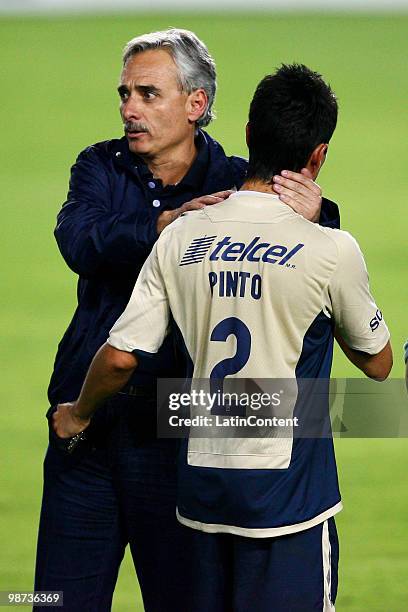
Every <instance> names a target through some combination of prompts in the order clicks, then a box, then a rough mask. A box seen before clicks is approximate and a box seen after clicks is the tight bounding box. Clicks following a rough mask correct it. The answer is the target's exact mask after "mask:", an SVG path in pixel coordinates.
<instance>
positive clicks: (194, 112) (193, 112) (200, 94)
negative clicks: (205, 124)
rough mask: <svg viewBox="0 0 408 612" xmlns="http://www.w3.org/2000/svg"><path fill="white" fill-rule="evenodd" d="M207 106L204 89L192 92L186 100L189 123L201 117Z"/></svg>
mask: <svg viewBox="0 0 408 612" xmlns="http://www.w3.org/2000/svg"><path fill="white" fill-rule="evenodd" d="M207 106H208V96H207V94H206V92H205V91H204V89H196V90H195V91H192V92H191V94H190V95H189V96H188V98H187V102H186V110H187V116H188V119H189V121H190V122H191V123H195V122H196V121H198V120H199V119H200V117H202V116H203V115H204V113H205V111H206V108H207Z"/></svg>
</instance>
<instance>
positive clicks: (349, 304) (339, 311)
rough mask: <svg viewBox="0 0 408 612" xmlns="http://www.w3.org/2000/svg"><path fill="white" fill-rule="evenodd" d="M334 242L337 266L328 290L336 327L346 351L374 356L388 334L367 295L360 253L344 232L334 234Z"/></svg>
mask: <svg viewBox="0 0 408 612" xmlns="http://www.w3.org/2000/svg"><path fill="white" fill-rule="evenodd" d="M336 243H337V248H338V254H339V258H338V264H337V267H336V269H335V271H334V273H333V275H332V278H331V280H330V283H329V287H328V290H329V297H330V301H331V308H332V313H333V317H334V320H335V323H336V327H337V328H338V330H339V332H340V334H341V336H342V337H343V339H344V340H345V342H346V343H347V344H348V346H349V347H350V348H352V349H354V350H356V351H362V352H364V353H368V354H369V355H376V354H377V353H379V352H380V351H381V350H382V349H383V348H384V346H385V345H386V344H387V341H388V340H389V338H390V334H389V331H388V328H387V325H386V324H385V321H384V318H383V315H382V313H381V310H380V309H379V308H378V306H377V304H376V303H375V301H374V298H373V296H372V295H371V293H370V287H369V279H368V272H367V268H366V264H365V261H364V257H363V254H362V252H361V250H360V247H359V246H358V244H357V242H356V240H355V239H354V238H353V237H352V236H351V235H350V234H349V233H347V232H340V231H339V232H336Z"/></svg>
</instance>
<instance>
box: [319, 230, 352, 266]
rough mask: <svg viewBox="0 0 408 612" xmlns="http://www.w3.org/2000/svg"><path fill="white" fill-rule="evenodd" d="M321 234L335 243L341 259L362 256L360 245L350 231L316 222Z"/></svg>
mask: <svg viewBox="0 0 408 612" xmlns="http://www.w3.org/2000/svg"><path fill="white" fill-rule="evenodd" d="M314 225H315V227H316V228H317V230H318V231H319V233H320V234H321V235H324V236H325V237H326V238H327V240H330V241H331V243H332V244H334V245H335V247H336V249H337V253H338V257H339V259H340V260H342V259H343V260H344V259H347V258H349V257H356V256H361V254H362V253H361V249H360V245H359V244H358V242H357V240H356V239H355V238H354V236H353V235H352V234H350V232H347V231H346V230H341V229H335V228H332V227H323V226H321V225H318V224H314Z"/></svg>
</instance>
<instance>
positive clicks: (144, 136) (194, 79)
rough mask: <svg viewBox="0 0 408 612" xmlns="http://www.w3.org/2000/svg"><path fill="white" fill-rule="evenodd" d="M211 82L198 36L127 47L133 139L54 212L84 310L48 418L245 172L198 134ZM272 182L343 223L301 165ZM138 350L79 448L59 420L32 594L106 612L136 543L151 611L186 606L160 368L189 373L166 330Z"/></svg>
mask: <svg viewBox="0 0 408 612" xmlns="http://www.w3.org/2000/svg"><path fill="white" fill-rule="evenodd" d="M215 78H216V75H215V65H214V62H213V60H212V58H211V57H210V55H209V54H208V51H207V49H206V47H205V46H204V44H203V43H202V42H201V41H199V40H198V39H197V37H196V36H195V35H194V34H192V33H191V32H187V31H183V30H169V31H166V32H158V33H154V34H148V35H145V36H141V37H138V38H136V39H133V40H132V41H130V42H129V44H128V45H127V46H126V48H125V52H124V57H123V70H122V74H121V79H120V85H119V88H118V92H119V96H120V100H121V103H120V112H121V117H122V120H123V124H124V128H125V137H124V138H122V139H119V140H110V141H107V142H103V143H98V144H96V145H94V146H91V147H89V148H88V149H86V150H85V151H83V152H82V153H81V154H80V155H79V157H78V159H77V161H76V164H75V165H74V166H73V168H72V174H71V181H70V188H69V193H68V198H67V201H66V203H65V204H64V206H63V208H62V210H61V212H60V214H59V216H58V225H57V228H56V231H55V235H56V239H57V242H58V245H59V248H60V250H61V253H62V255H63V257H64V259H65V260H66V262H67V264H68V265H69V266H70V268H71V269H72V270H73V271H74V272H76V273H77V274H78V275H79V282H78V307H77V309H76V311H75V314H74V317H73V320H72V322H71V324H70V325H69V327H68V329H67V331H66V333H65V335H64V337H63V339H62V341H61V343H60V345H59V350H58V353H57V357H56V361H55V368H54V373H53V375H52V378H51V383H50V388H49V401H50V405H51V408H50V410H49V412H48V417H50V416H51V415H52V414H53V412H54V411H55V407H56V405H57V404H58V403H63V402H68V401H71V400H73V399H75V398H76V397H77V396H78V394H79V391H80V389H81V386H82V383H83V380H84V377H85V374H86V371H87V369H88V366H89V364H90V362H91V360H92V357H93V355H94V354H95V352H96V351H97V349H98V348H99V347H100V346H101V345H102V344H103V343H104V341H105V340H106V337H107V335H108V331H109V329H110V328H111V327H112V325H113V323H114V322H115V320H116V319H117V318H118V316H119V315H120V314H121V313H122V311H123V310H124V308H125V306H126V304H127V302H128V299H129V297H130V294H131V290H132V288H133V285H134V282H135V280H136V278H137V276H138V274H139V271H140V269H141V267H142V265H143V263H144V261H145V259H146V257H147V256H148V254H149V252H150V250H151V248H152V246H153V244H154V243H155V241H156V239H157V237H158V235H159V234H160V233H161V231H162V230H163V229H164V228H165V227H166V226H167V225H168V224H169V223H171V222H172V221H173V220H174V219H176V218H177V217H178V216H179V215H180V214H181V213H182V212H184V211H187V210H193V209H197V208H202V207H203V206H205V205H207V204H213V203H217V202H220V201H221V200H223V199H225V198H226V197H228V195H229V194H230V191H229V190H230V189H234V188H239V187H240V186H241V185H242V183H243V181H244V177H245V171H246V162H245V160H243V159H241V158H238V157H227V156H226V155H225V153H224V151H223V149H222V148H221V146H220V145H219V144H218V143H217V142H215V141H214V140H213V139H212V138H211V137H210V136H208V134H206V133H205V132H203V131H201V129H200V128H201V127H204V126H206V125H208V123H209V122H210V121H211V118H212V110H211V109H212V105H213V101H214V96H215V89H216V80H215ZM276 190H277V192H279V193H280V197H281V199H282V200H283V201H284V202H285V203H287V204H289V205H290V206H292V207H293V208H295V210H297V211H298V212H300V213H301V214H303V215H304V216H306V217H307V218H309V219H312V220H317V219H318V218H319V214H320V223H322V224H325V225H330V226H332V227H335V226H337V225H338V223H339V218H338V210H337V207H336V205H335V204H333V203H331V202H329V201H327V200H326V201H325V200H323V203H322V207H321V211H320V204H321V198H320V190H319V188H318V187H317V186H316V185H315V184H314V183H313V182H312V181H311V180H310V179H309V178H307V172H306V171H305V174H295V173H289V174H288V173H287V174H286V177H284V176H282V177H280V178H279V177H278V178H277V179H276ZM206 194H212V195H206ZM139 359H140V364H139V368H138V370H137V372H136V373H135V375H134V376H133V377H132V378H131V379H130V381H129V382H128V383H127V384H126V386H125V387H124V388H123V389H122V390H121V392H120V393H118V394H117V395H115V396H114V397H113V399H111V400H110V401H108V402H106V403H105V405H104V406H103V407H101V408H100V410H99V411H98V413H97V414H96V415H95V417H94V418H93V420H92V423H91V425H90V426H89V427H88V428H87V433H86V440H84V441H80V444H78V446H77V447H76V448H75V450H74V451H73V452H72V453H67V452H64V450H63V449H62V448H61V439H59V438H58V437H57V436H56V434H55V432H54V431H53V429H52V428H50V445H49V449H48V452H47V456H46V459H45V466H44V496H43V505H42V512H41V522H40V531H39V540H38V551H37V567H36V589H37V590H62V591H63V592H64V609H65V610H75V611H77V610H81V612H82V611H85V610H86V611H91V610H92V611H95V612H96V611H98V612H101V611H104V610H109V609H110V606H111V601H112V594H113V590H114V586H115V583H116V578H117V573H118V569H119V566H120V562H121V560H122V558H123V554H124V550H125V547H126V545H127V544H128V543H129V545H130V548H131V552H132V556H133V560H134V563H135V567H136V572H137V575H138V579H139V582H140V586H141V590H142V595H143V601H144V606H145V609H146V610H147V611H148V612H152V611H160V612H167V611H173V610H174V611H177V612H181V611H183V610H184V609H186V610H187V608H185V607H183V605H184V604H183V602H186V601H187V597H188V585H189V574H188V571H189V552H190V548H189V547H190V532H189V530H188V529H187V528H184V527H183V526H181V525H179V524H178V523H177V521H176V517H175V500H176V474H175V458H176V454H177V451H178V446H177V443H176V442H175V441H172V440H158V439H156V433H155V418H156V417H155V409H154V408H155V385H156V379H157V377H160V376H165V377H171V376H180V375H182V373H183V363H182V360H181V358H180V355H179V351H178V348H177V344H176V342H175V341H174V336H171V335H170V336H168V338H167V339H166V341H165V343H164V345H163V347H162V348H161V350H160V351H159V353H158V354H157V355H156V356H155V357H154V358H153V359H151V358H148V357H147V356H146V358H145V359H143V356H142V357H140V355H139ZM66 442H67V448H69V449H72V448H74V443H73V441H71V440H66Z"/></svg>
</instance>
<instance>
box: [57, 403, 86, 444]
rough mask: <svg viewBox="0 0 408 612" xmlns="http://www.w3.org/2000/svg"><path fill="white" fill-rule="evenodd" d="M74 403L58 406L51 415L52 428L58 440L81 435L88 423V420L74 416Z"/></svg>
mask: <svg viewBox="0 0 408 612" xmlns="http://www.w3.org/2000/svg"><path fill="white" fill-rule="evenodd" d="M75 406H76V402H67V403H66V404H58V406H57V410H56V411H55V412H54V414H53V415H52V426H53V429H54V431H55V433H56V434H57V436H58V437H59V438H72V437H73V436H76V435H77V434H79V433H81V431H83V430H84V429H85V428H86V427H87V426H88V425H89V423H90V419H83V418H80V417H78V416H76V415H75Z"/></svg>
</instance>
